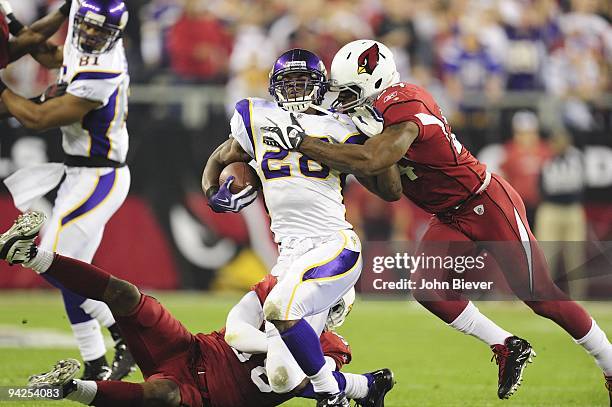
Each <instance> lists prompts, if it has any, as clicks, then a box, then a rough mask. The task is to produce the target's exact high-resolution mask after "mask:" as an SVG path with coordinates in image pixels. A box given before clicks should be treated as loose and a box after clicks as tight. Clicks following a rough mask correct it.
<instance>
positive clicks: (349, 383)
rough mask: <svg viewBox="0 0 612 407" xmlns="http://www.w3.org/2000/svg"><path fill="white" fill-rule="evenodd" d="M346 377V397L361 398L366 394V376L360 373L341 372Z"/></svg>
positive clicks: (367, 388) (367, 389)
mask: <svg viewBox="0 0 612 407" xmlns="http://www.w3.org/2000/svg"><path fill="white" fill-rule="evenodd" d="M342 374H343V375H344V378H345V379H346V389H344V392H345V393H346V397H348V398H351V399H362V398H364V397H365V396H367V395H368V391H369V390H370V389H369V387H368V378H367V377H365V376H364V375H361V374H353V373H342Z"/></svg>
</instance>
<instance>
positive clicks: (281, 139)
mask: <svg viewBox="0 0 612 407" xmlns="http://www.w3.org/2000/svg"><path fill="white" fill-rule="evenodd" d="M289 116H290V117H291V124H290V125H289V126H287V129H286V130H284V131H283V129H281V128H280V126H279V125H278V124H276V123H274V121H272V119H270V118H267V119H268V121H269V122H270V123H272V124H273V125H274V126H266V127H262V128H261V129H262V130H263V131H264V136H263V142H264V143H265V144H267V145H269V146H274V147H279V148H282V149H283V150H297V149H298V147H299V146H300V144H302V140H304V137H306V132H305V131H304V129H303V128H302V125H301V124H300V123H299V122H298V121H297V118H296V117H295V115H294V114H293V113H290V114H289Z"/></svg>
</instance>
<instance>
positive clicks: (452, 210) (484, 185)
mask: <svg viewBox="0 0 612 407" xmlns="http://www.w3.org/2000/svg"><path fill="white" fill-rule="evenodd" d="M490 183H491V173H490V172H489V171H487V172H486V174H485V179H484V181H482V184H480V188H478V189H477V190H476V192H474V193H473V194H472V195H470V196H469V197H467V198H466V199H465V200H463V201H462V202H461V203H460V204H459V205H456V206H453V207H451V208H448V209H445V210H443V211H441V212H436V216H439V217H444V216H449V215H453V214H454V213H456V212H458V211H459V209H461V208H463V207H464V206H465V205H466V204H467V203H468V202H470V201H471V200H472V199H474V198H476V197H477V196H479V195H480V194H482V193H483V192H484V191H486V190H487V188H488V187H489V184H490Z"/></svg>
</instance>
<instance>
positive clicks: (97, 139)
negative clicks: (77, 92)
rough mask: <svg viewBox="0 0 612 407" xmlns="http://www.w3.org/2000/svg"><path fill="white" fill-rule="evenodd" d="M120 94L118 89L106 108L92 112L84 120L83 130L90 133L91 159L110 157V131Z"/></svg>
mask: <svg viewBox="0 0 612 407" xmlns="http://www.w3.org/2000/svg"><path fill="white" fill-rule="evenodd" d="M118 93H119V89H116V90H115V92H114V93H113V94H112V95H111V97H110V98H109V99H108V104H107V105H106V106H104V107H103V108H101V109H97V110H92V111H91V112H89V113H87V114H86V115H85V117H84V118H83V123H82V125H83V128H84V129H85V130H87V131H88V132H89V136H90V137H91V149H90V150H89V156H90V157H105V158H107V157H108V153H109V152H110V149H111V141H110V138H109V137H108V130H109V128H110V126H111V123H112V122H113V120H114V119H115V113H116V110H117V95H118Z"/></svg>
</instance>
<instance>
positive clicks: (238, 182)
mask: <svg viewBox="0 0 612 407" xmlns="http://www.w3.org/2000/svg"><path fill="white" fill-rule="evenodd" d="M231 175H233V176H234V182H232V185H231V186H230V192H231V193H232V194H237V193H238V192H240V191H242V190H243V189H244V188H246V187H247V186H249V185H252V186H253V187H254V188H255V189H259V188H260V187H261V182H260V181H259V177H258V176H257V173H256V172H255V170H254V169H253V168H252V167H251V166H250V165H249V164H247V163H243V162H236V163H231V164H230V165H228V166H227V167H225V168H224V169H223V171H221V175H219V185H223V183H225V180H226V179H227V178H228V177H230V176H231Z"/></svg>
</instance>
